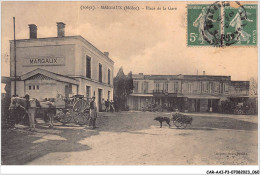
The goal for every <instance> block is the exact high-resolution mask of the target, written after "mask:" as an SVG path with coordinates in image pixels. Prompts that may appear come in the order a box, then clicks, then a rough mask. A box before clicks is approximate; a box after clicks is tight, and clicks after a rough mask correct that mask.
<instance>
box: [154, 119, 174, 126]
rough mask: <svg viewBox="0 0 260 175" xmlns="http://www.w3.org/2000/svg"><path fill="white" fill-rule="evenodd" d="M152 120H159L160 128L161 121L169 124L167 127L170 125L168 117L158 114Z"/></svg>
mask: <svg viewBox="0 0 260 175" xmlns="http://www.w3.org/2000/svg"><path fill="white" fill-rule="evenodd" d="M154 120H156V121H158V122H160V128H161V127H162V122H166V123H167V124H168V125H169V128H170V127H171V124H170V118H169V117H161V116H158V117H155V118H154Z"/></svg>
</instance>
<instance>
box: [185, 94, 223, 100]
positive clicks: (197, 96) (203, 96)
mask: <svg viewBox="0 0 260 175" xmlns="http://www.w3.org/2000/svg"><path fill="white" fill-rule="evenodd" d="M184 97H187V98H189V99H213V100H217V99H220V97H216V96H212V95H184Z"/></svg>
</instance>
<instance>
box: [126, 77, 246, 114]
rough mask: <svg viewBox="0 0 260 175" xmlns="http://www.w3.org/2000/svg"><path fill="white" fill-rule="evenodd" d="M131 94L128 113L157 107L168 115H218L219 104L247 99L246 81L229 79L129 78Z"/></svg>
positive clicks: (128, 101)
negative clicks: (200, 113)
mask: <svg viewBox="0 0 260 175" xmlns="http://www.w3.org/2000/svg"><path fill="white" fill-rule="evenodd" d="M133 83H134V90H133V93H132V94H130V96H129V97H128V99H127V104H128V106H129V108H130V109H131V110H141V109H142V107H143V106H145V105H146V104H149V103H152V104H158V105H161V106H162V107H163V108H164V109H167V110H168V111H174V110H175V109H178V110H180V111H183V112H218V107H219V106H220V105H221V102H222V101H225V100H233V101H236V102H241V101H243V100H244V99H245V98H248V97H249V81H231V76H212V75H205V72H203V75H181V74H180V75H144V74H143V73H140V74H133Z"/></svg>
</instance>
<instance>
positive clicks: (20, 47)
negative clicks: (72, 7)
mask: <svg viewBox="0 0 260 175" xmlns="http://www.w3.org/2000/svg"><path fill="white" fill-rule="evenodd" d="M29 34H30V38H29V39H20V40H15V42H14V41H13V40H12V41H10V52H11V54H10V58H11V63H10V66H11V67H10V71H11V72H10V75H11V78H12V82H11V92H12V95H13V94H17V95H18V96H24V95H25V94H29V95H30V96H31V97H32V98H37V99H44V98H56V96H57V95H58V94H61V95H63V96H65V97H69V96H73V95H84V96H87V97H92V96H95V97H97V98H96V100H97V104H99V105H100V104H101V100H102V99H110V100H111V99H112V98H113V72H114V62H113V60H112V59H111V58H109V53H108V52H101V51H100V50H99V49H97V48H96V47H95V46H93V45H92V44H91V43H90V42H88V41H87V40H86V39H84V38H83V37H82V36H65V24H64V23H62V22H58V23H57V37H49V38H37V26H36V25H34V24H30V25H29ZM15 75H16V81H14V78H15ZM15 87H16V88H15Z"/></svg>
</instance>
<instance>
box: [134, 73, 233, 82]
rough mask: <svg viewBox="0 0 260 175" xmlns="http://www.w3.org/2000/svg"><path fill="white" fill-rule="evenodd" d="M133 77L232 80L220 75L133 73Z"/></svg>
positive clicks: (144, 78)
mask: <svg viewBox="0 0 260 175" xmlns="http://www.w3.org/2000/svg"><path fill="white" fill-rule="evenodd" d="M132 77H133V79H140V80H212V81H214V80H222V81H230V80H231V76H219V75H182V74H179V75H143V74H133V76H132Z"/></svg>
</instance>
